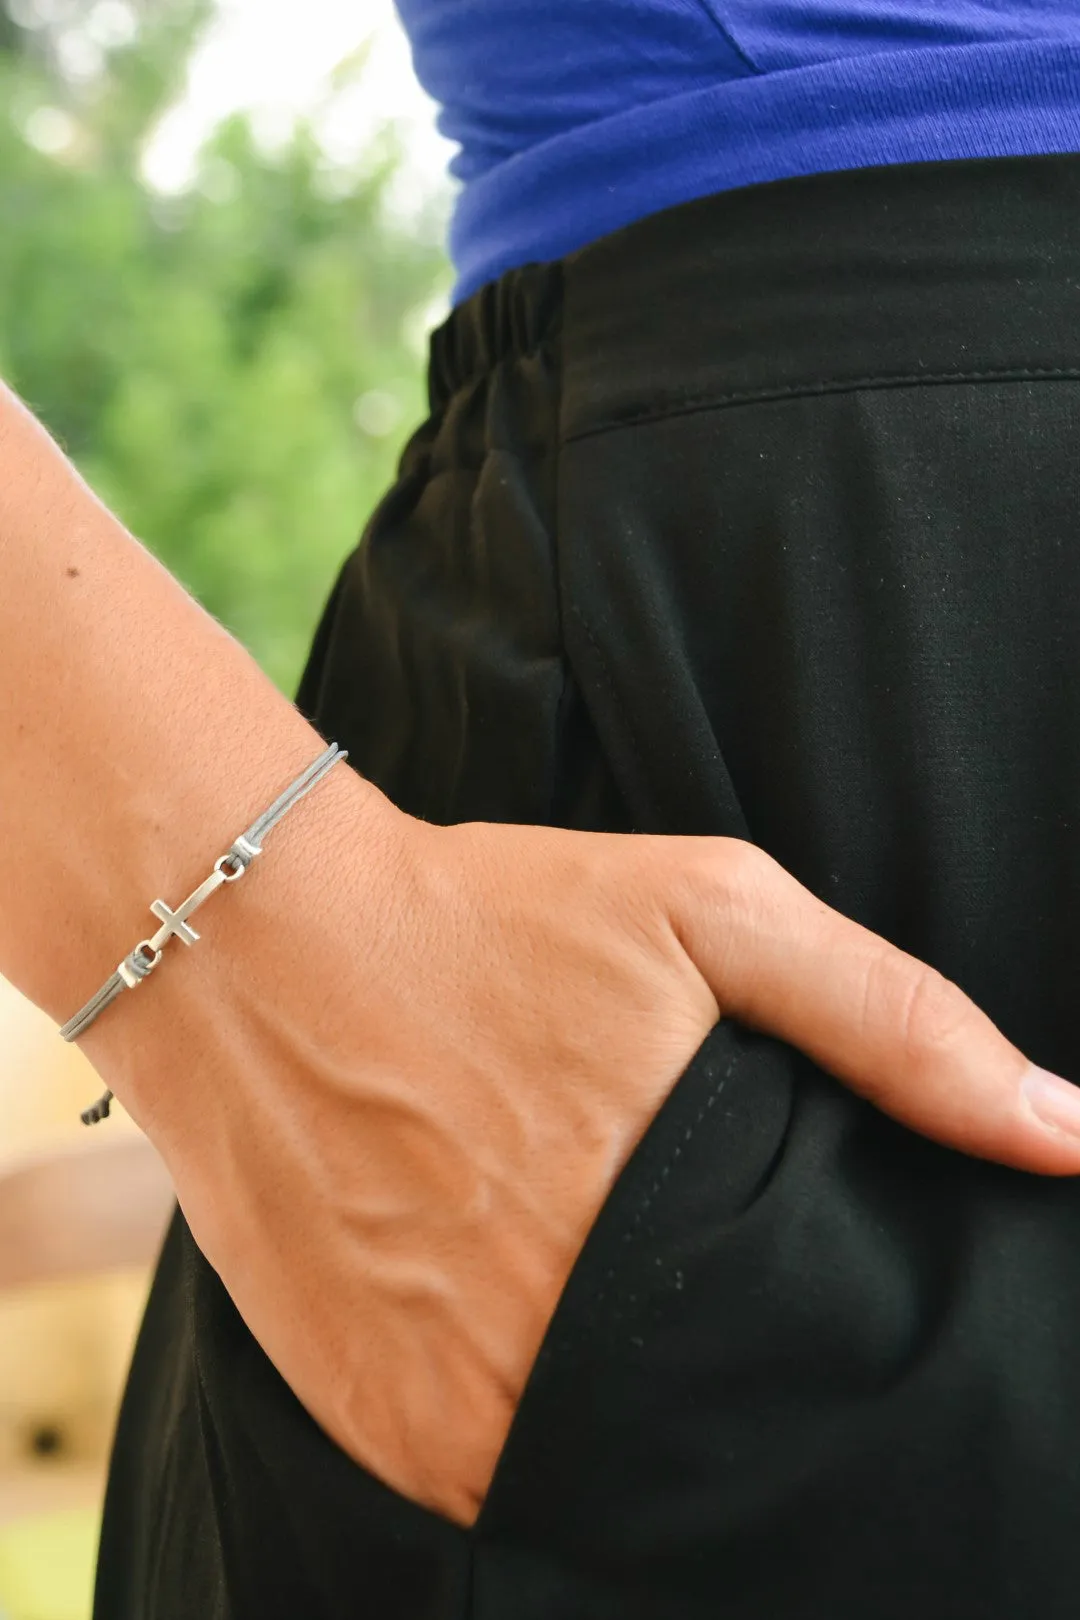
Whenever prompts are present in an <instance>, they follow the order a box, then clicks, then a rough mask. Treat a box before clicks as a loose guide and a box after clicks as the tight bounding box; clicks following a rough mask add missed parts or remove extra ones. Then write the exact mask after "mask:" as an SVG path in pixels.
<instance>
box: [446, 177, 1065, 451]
mask: <svg viewBox="0 0 1080 1620" xmlns="http://www.w3.org/2000/svg"><path fill="white" fill-rule="evenodd" d="M556 345H557V348H558V355H559V364H560V366H561V370H562V405H561V433H562V437H563V438H564V439H566V438H575V437H580V436H581V435H583V434H587V433H593V432H598V431H602V430H603V429H605V428H607V427H612V426H616V425H618V424H621V423H627V422H631V421H634V420H639V419H647V418H649V417H651V416H664V415H670V414H673V413H677V412H680V411H686V410H693V409H696V408H705V407H709V406H715V405H718V404H722V403H724V402H726V401H730V402H732V403H734V402H737V401H740V400H746V399H752V398H754V397H761V398H770V397H776V396H778V395H783V394H786V393H801V392H807V391H809V392H814V391H823V390H833V389H838V388H847V387H858V386H875V385H877V386H883V385H887V384H889V383H903V382H905V381H911V382H933V381H942V382H945V381H949V380H951V379H953V378H956V379H960V378H966V377H972V376H981V375H985V376H993V375H996V374H1001V375H1031V376H1041V375H1062V376H1069V375H1075V374H1080V154H1073V153H1069V154H1067V155H1064V156H1062V155H1053V156H1045V157H1019V158H980V159H965V160H960V161H954V162H948V163H918V164H902V165H892V166H889V167H885V168H874V169H857V170H850V171H842V172H834V173H829V174H820V175H812V176H809V177H806V178H801V179H795V180H781V181H776V182H772V183H770V184H765V185H756V186H749V187H745V188H743V189H742V190H737V191H727V192H721V193H718V194H717V195H715V196H710V197H705V198H701V199H699V200H697V201H694V202H689V203H684V204H681V205H680V206H678V207H676V208H670V209H666V210H664V211H663V212H662V213H658V214H654V215H651V216H649V217H648V218H646V219H642V220H638V221H637V222H635V223H634V224H632V225H629V226H627V227H626V228H625V229H623V230H620V231H616V232H613V233H612V234H611V235H609V236H606V237H604V238H602V239H601V240H599V241H597V242H595V243H592V244H591V245H590V246H589V247H587V248H584V249H582V250H581V251H580V252H578V253H574V254H570V255H568V256H567V257H566V258H564V259H561V260H558V261H556V262H554V263H552V264H546V265H526V266H524V267H523V268H521V269H517V270H511V271H508V272H507V273H506V274H505V275H504V276H502V277H501V278H500V279H499V280H498V281H496V282H493V283H491V284H489V285H488V286H486V287H483V288H481V289H480V290H479V292H477V293H475V294H474V295H473V296H472V297H471V298H470V299H468V300H467V301H466V302H464V303H463V304H461V305H459V306H458V307H457V308H456V309H455V310H454V311H453V312H452V314H451V315H450V317H449V319H448V320H447V322H446V323H445V324H444V325H443V326H442V327H441V328H440V329H439V331H437V332H436V333H435V334H434V335H433V338H432V345H431V371H430V379H431V392H432V403H433V407H436V408H437V407H438V406H439V404H440V403H441V402H442V401H443V400H445V398H446V397H448V395H449V394H450V393H452V392H454V391H455V390H456V389H457V388H459V387H461V386H462V385H463V383H464V382H466V381H467V380H468V379H470V378H472V377H475V376H476V375H477V374H478V373H482V372H484V371H487V370H489V369H490V368H492V367H493V366H495V365H498V364H499V363H500V362H501V361H503V360H507V359H512V358H515V357H521V356H524V355H526V354H532V353H536V352H538V351H540V350H542V349H544V347H545V346H550V347H552V349H553V350H554V348H555V346H556Z"/></svg>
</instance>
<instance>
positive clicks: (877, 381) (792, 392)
mask: <svg viewBox="0 0 1080 1620" xmlns="http://www.w3.org/2000/svg"><path fill="white" fill-rule="evenodd" d="M1041 380H1057V381H1061V382H1076V381H1078V380H1080V367H1077V366H1071V367H1059V366H1028V367H1024V368H1019V367H1006V368H1004V369H1002V370H1000V371H937V372H896V373H895V374H890V373H883V374H881V375H879V376H872V377H850V378H847V379H840V380H837V381H835V382H827V383H791V384H789V385H787V386H785V387H773V388H745V389H736V390H734V391H733V392H731V393H727V394H702V395H699V396H698V397H697V398H694V399H689V400H685V401H683V402H682V403H680V404H678V405H672V406H670V407H668V408H661V409H658V410H647V411H636V412H633V413H631V414H630V415H628V416H624V417H620V418H619V420H618V421H613V422H603V423H600V424H599V425H597V426H596V427H587V428H581V429H580V430H579V431H577V432H575V433H570V434H568V435H567V437H566V439H565V440H564V443H566V444H576V443H577V442H578V441H579V440H581V439H592V438H596V437H598V436H599V435H600V434H602V433H617V432H618V431H619V429H620V428H625V427H636V426H639V425H642V424H645V423H648V422H663V421H667V420H668V419H669V418H674V417H678V416H692V415H695V414H697V413H698V412H700V411H711V410H722V409H724V408H725V407H726V406H729V405H749V404H765V403H768V402H769V401H770V400H781V399H799V398H813V397H816V396H818V395H823V394H846V393H854V392H856V391H859V390H862V389H887V388H911V387H920V386H935V385H938V386H940V385H942V384H949V383H966V382H1038V381H1041Z"/></svg>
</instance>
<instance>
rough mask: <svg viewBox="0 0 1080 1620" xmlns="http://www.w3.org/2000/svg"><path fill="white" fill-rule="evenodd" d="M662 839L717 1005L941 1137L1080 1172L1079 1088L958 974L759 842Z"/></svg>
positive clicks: (686, 939) (1019, 1162)
mask: <svg viewBox="0 0 1080 1620" xmlns="http://www.w3.org/2000/svg"><path fill="white" fill-rule="evenodd" d="M665 843H667V844H668V845H669V846H670V845H671V844H676V843H677V844H679V845H681V846H683V847H682V849H681V850H680V851H679V852H678V853H677V854H676V861H675V866H676V872H677V876H676V881H675V882H674V884H669V885H668V888H667V909H668V914H669V917H670V920H671V923H672V925H673V927H674V928H675V930H676V933H677V934H678V937H679V940H680V942H681V944H682V945H683V947H684V949H685V950H686V952H687V954H688V955H689V956H690V957H691V959H692V960H693V962H694V963H695V965H696V967H697V968H698V971H699V972H700V973H701V974H702V976H703V977H704V979H705V980H706V981H707V983H708V984H709V987H710V989H711V990H712V992H713V994H714V995H715V997H716V1000H717V1003H718V1004H719V1008H720V1013H721V1016H730V1017H733V1018H737V1019H738V1020H739V1021H740V1022H741V1023H744V1024H746V1025H747V1026H749V1027H750V1028H752V1029H757V1030H760V1031H762V1032H763V1033H767V1034H770V1035H775V1036H778V1037H779V1038H780V1039H782V1040H785V1041H787V1042H789V1043H790V1044H791V1045H792V1046H796V1047H798V1048H799V1050H800V1051H802V1052H805V1054H806V1055H807V1057H809V1058H811V1059H813V1061H814V1062H815V1063H817V1064H819V1065H820V1066H821V1067H822V1068H823V1069H827V1070H828V1071H829V1072H830V1073H831V1074H833V1075H835V1076H836V1078H837V1079H838V1080H842V1081H844V1082H845V1083H846V1084H847V1085H849V1086H850V1087H851V1089H852V1090H853V1091H856V1092H858V1093H859V1094H860V1095H861V1096H863V1097H866V1098H867V1099H868V1100H869V1101H870V1102H872V1103H874V1104H875V1105H876V1106H877V1107H878V1108H880V1109H881V1110H882V1111H883V1112H884V1113H886V1114H889V1115H891V1116H892V1118H893V1119H896V1120H898V1121H899V1122H900V1123H901V1124H903V1125H907V1126H909V1127H910V1128H911V1129H912V1130H915V1131H919V1132H920V1133H922V1134H923V1135H924V1136H929V1137H932V1138H933V1139H934V1140H935V1141H938V1142H942V1143H944V1144H945V1145H946V1146H948V1147H953V1148H958V1149H960V1151H961V1152H964V1153H970V1154H973V1155H975V1156H976V1157H979V1158H984V1159H993V1160H996V1161H998V1162H999V1163H1001V1164H1008V1165H1012V1166H1014V1167H1015V1168H1017V1169H1021V1170H1033V1171H1038V1172H1040V1173H1042V1174H1044V1175H1056V1176H1065V1175H1076V1174H1080V1088H1078V1087H1076V1086H1074V1085H1070V1084H1069V1083H1068V1081H1066V1080H1063V1079H1062V1078H1060V1077H1059V1076H1057V1075H1052V1074H1048V1073H1047V1072H1046V1071H1045V1070H1042V1069H1038V1068H1035V1067H1034V1066H1033V1065H1032V1064H1031V1063H1030V1062H1029V1060H1028V1059H1027V1058H1026V1057H1025V1056H1024V1054H1023V1053H1022V1052H1021V1051H1019V1049H1018V1048H1017V1047H1015V1046H1013V1044H1012V1042H1011V1041H1007V1040H1006V1039H1005V1037H1004V1035H1002V1033H1001V1031H1000V1030H999V1029H998V1028H997V1026H996V1025H995V1024H994V1023H992V1022H991V1020H990V1019H989V1018H988V1017H987V1016H986V1014H985V1013H984V1012H982V1011H981V1009H980V1008H978V1007H977V1006H976V1005H975V1003H974V1002H973V1001H971V1000H970V998H969V997H968V996H966V995H965V994H964V992H963V991H962V990H961V989H960V988H959V986H958V985H956V984H954V983H953V982H952V981H951V980H950V979H946V978H945V977H944V975H942V974H941V973H939V972H937V971H936V969H934V968H932V967H930V966H929V965H928V964H927V963H925V962H921V961H919V960H918V958H916V957H914V956H909V955H908V954H907V952H906V951H901V950H898V949H897V948H896V947H895V946H893V945H890V944H889V943H888V941H887V940H884V939H882V938H881V937H880V935H878V934H874V933H871V931H870V930H869V929H867V928H863V927H862V926H861V925H860V924H858V923H856V922H852V921H851V919H850V918H848V917H844V916H843V915H841V913H840V912H838V911H834V910H833V909H832V908H831V907H830V906H827V905H826V904H825V903H824V901H822V900H819V899H818V898H817V897H816V896H815V895H813V894H811V892H810V891H809V890H808V889H806V888H804V887H803V885H802V884H801V883H799V882H798V880H797V879H796V878H794V877H792V875H791V873H790V872H787V871H785V869H784V868H783V867H782V866H780V865H779V863H778V862H776V861H774V860H773V859H772V857H771V856H770V855H768V854H766V852H765V851H764V850H762V849H760V848H759V847H758V846H757V845H755V844H750V843H746V842H743V841H742V840H740V839H730V838H709V839H689V838H687V839H683V838H678V839H670V838H669V839H666V840H665ZM694 845H696V846H698V847H697V849H696V850H692V846H694ZM702 846H704V847H702ZM671 853H675V852H673V851H670V850H669V854H671ZM687 856H689V857H690V858H689V859H686V858H685V857H687Z"/></svg>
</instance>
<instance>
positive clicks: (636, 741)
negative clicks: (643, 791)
mask: <svg viewBox="0 0 1080 1620" xmlns="http://www.w3.org/2000/svg"><path fill="white" fill-rule="evenodd" d="M567 605H568V607H569V610H570V612H571V613H572V614H573V615H574V618H575V619H576V620H577V622H578V624H579V625H580V626H581V628H582V629H583V630H584V632H585V635H586V637H587V638H588V642H589V646H590V647H591V648H592V650H593V652H594V653H595V655H596V659H597V662H598V663H599V665H600V670H601V673H602V674H603V677H604V680H605V682H606V683H607V689H608V691H609V692H610V693H611V699H612V702H613V703H614V705H615V707H616V709H617V710H618V713H619V717H620V719H621V720H622V723H623V725H624V726H625V727H626V730H627V732H628V733H629V737H630V746H631V752H632V753H633V756H634V763H635V765H636V766H637V769H638V771H639V772H640V773H641V775H642V776H643V777H644V763H643V762H644V758H645V756H644V752H643V750H642V747H641V741H640V738H639V737H638V734H637V730H636V728H635V726H634V722H633V720H631V718H630V712H629V710H628V709H627V708H626V707H625V705H624V704H623V701H622V698H621V697H620V696H619V690H618V687H617V686H616V685H615V680H614V677H613V676H612V673H611V670H610V669H609V668H608V663H607V659H606V658H605V657H604V654H603V651H602V649H601V647H600V643H599V642H598V641H597V639H596V637H595V636H594V635H593V633H592V630H591V629H590V627H589V623H588V620H587V619H586V618H585V617H584V615H583V614H582V611H581V609H580V608H579V607H578V605H577V603H576V602H570V603H568V604H567Z"/></svg>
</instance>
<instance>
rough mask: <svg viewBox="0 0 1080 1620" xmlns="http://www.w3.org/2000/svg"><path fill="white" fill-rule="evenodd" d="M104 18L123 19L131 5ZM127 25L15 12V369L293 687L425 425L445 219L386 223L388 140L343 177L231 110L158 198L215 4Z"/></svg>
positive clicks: (184, 573)
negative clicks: (154, 135) (106, 26)
mask: <svg viewBox="0 0 1080 1620" xmlns="http://www.w3.org/2000/svg"><path fill="white" fill-rule="evenodd" d="M40 3H41V0H39V4H40ZM106 8H107V14H108V15H109V16H111V18H112V21H113V23H114V24H116V23H117V19H119V18H120V17H121V14H122V13H123V12H124V10H125V7H124V5H123V3H122V0H106ZM126 10H127V14H128V15H129V17H130V19H131V28H130V30H129V36H130V37H128V38H126V39H124V38H123V34H124V30H123V28H120V27H114V34H113V43H112V44H108V43H106V44H105V45H101V44H100V43H98V44H97V45H96V46H94V42H95V36H94V34H93V29H92V27H91V25H92V23H93V19H94V15H95V13H97V14H98V15H99V17H100V15H101V13H102V4H101V0H98V3H97V5H96V6H95V5H93V4H90V3H89V0H48V4H44V5H42V9H41V11H40V13H37V14H35V13H34V12H33V11H32V7H31V5H30V0H20V3H19V4H18V5H17V6H14V5H11V6H9V14H8V18H7V24H8V26H7V29H6V32H4V33H2V34H0V96H2V98H3V103H4V105H5V106H6V107H7V108H8V109H10V114H9V116H8V117H7V118H0V374H2V375H3V376H4V377H5V379H6V380H7V381H8V382H9V383H10V384H11V385H12V386H13V387H14V388H15V389H16V390H17V391H18V392H19V393H20V394H21V395H22V397H23V398H24V399H26V400H27V402H28V403H29V404H30V405H31V407H32V408H33V409H34V410H35V411H36V412H37V413H38V414H39V415H40V417H41V418H42V420H43V421H44V422H45V423H46V424H47V425H48V426H49V428H50V429H51V430H52V431H53V432H54V433H55V434H56V435H57V437H58V438H59V439H60V441H61V443H62V444H63V445H64V446H65V448H66V449H67V450H68V452H69V454H70V455H71V456H72V458H73V459H74V461H75V462H76V465H77V466H79V468H80V469H81V471H82V472H83V473H84V475H85V476H86V477H87V478H88V480H89V482H90V483H91V484H92V485H93V487H94V488H95V489H96V490H97V491H98V493H99V494H100V495H101V496H102V498H103V499H104V500H106V501H107V502H108V503H109V504H110V505H111V506H112V507H113V509H114V510H115V511H116V512H117V513H118V514H119V515H120V516H121V517H122V518H123V520H124V521H125V522H126V523H127V524H128V525H129V526H130V527H131V529H132V530H133V531H134V532H135V533H136V534H138V535H139V536H140V538H142V539H143V540H144V541H145V542H146V543H147V544H148V545H149V546H150V547H151V548H152V549H153V550H154V551H155V552H156V554H157V555H159V556H160V557H161V558H162V560H163V561H164V562H165V563H166V564H167V566H168V567H169V568H171V569H172V571H173V572H174V573H175V574H177V575H178V577H179V578H180V579H182V580H183V581H184V583H185V584H186V585H187V586H188V587H189V588H190V589H191V590H192V591H193V592H194V593H195V594H196V595H197V596H198V597H199V598H200V600H201V601H202V602H203V603H204V605H205V606H206V607H207V608H208V609H209V610H210V611H211V612H212V613H214V614H215V615H216V617H218V618H219V619H220V620H221V621H222V622H223V623H224V624H226V625H227V626H228V627H229V628H230V629H231V630H232V631H233V632H234V633H235V634H237V635H238V636H239V637H240V639H241V640H243V641H244V643H245V644H246V645H247V646H248V647H249V648H250V649H251V651H252V652H253V654H254V655H255V657H256V658H257V659H258V660H259V662H260V663H261V664H262V666H263V668H264V669H266V670H267V672H268V673H269V674H270V675H271V677H272V678H273V679H274V680H275V681H277V683H278V684H279V686H281V688H282V689H283V690H284V691H286V692H288V693H289V694H290V695H291V693H292V692H293V691H294V690H295V685H296V681H297V679H298V676H299V672H300V668H301V665H302V662H303V659H304V657H305V655H306V651H307V647H308V643H309V641H310V637H311V633H312V630H313V628H314V624H315V621H316V618H317V615H318V611H319V608H320V606H321V603H322V601H323V599H324V598H325V595H326V593H327V590H328V588H329V585H330V583H331V581H332V578H333V576H334V574H335V573H336V571H337V568H338V566H339V565H340V563H341V561H342V559H343V557H344V555H345V553H346V552H347V551H348V549H349V548H350V546H351V545H352V543H353V542H354V540H355V539H356V537H357V534H358V531H359V529H360V527H361V525H362V522H363V520H364V517H365V516H366V514H367V512H368V511H370V510H371V508H372V507H373V506H374V504H375V502H376V501H377V499H378V498H379V496H380V495H381V493H382V492H383V490H384V489H385V487H386V485H387V483H388V481H389V479H390V478H391V476H392V472H393V464H394V460H395V456H396V451H397V447H398V445H399V443H400V440H401V438H402V436H403V435H404V433H405V431H406V430H407V428H408V427H409V426H410V425H411V424H412V423H414V422H415V421H416V420H417V419H418V418H419V416H420V414H421V413H422V409H423V388H422V381H423V378H422V365H421V359H420V355H419V353H418V350H417V346H416V342H415V338H410V333H411V332H412V331H414V330H415V328H416V324H417V319H418V312H422V311H423V309H424V308H425V306H428V305H430V304H431V303H432V300H433V299H438V297H440V296H444V295H445V289H446V286H447V280H448V278H447V268H446V265H445V261H444V259H443V255H442V252H441V249H440V248H439V246H438V245H437V236H436V231H437V227H438V223H439V222H438V221H437V220H434V219H430V218H428V219H424V220H422V221H421V223H420V226H419V227H418V228H417V229H416V230H414V231H413V232H412V233H411V234H406V233H405V232H403V231H402V230H401V229H399V228H395V227H394V226H393V225H391V224H390V223H388V221H387V218H386V216H385V212H384V208H383V202H384V198H385V194H386V188H387V186H388V184H389V181H390V179H391V178H392V175H393V173H394V169H395V165H396V164H397V162H398V160H399V154H398V152H397V151H396V148H395V143H394V139H393V135H392V133H391V132H387V133H386V135H385V136H384V137H383V138H382V139H381V140H380V141H379V142H378V143H377V148H376V150H374V151H372V152H369V153H368V154H366V155H365V159H364V161H363V163H360V164H358V165H357V166H356V167H355V169H354V170H352V171H351V172H342V171H340V170H337V171H333V170H331V169H330V168H329V167H328V164H327V160H326V158H325V157H324V155H323V154H322V152H321V151H320V149H319V147H318V144H317V142H316V140H315V139H314V136H313V134H312V132H311V130H310V128H308V127H305V126H300V127H299V128H298V129H297V131H296V133H295V135H294V137H293V139H292V140H291V141H290V142H289V143H288V144H287V145H286V146H285V147H284V148H283V149H282V150H279V151H277V152H276V153H275V154H274V155H268V154H267V153H265V152H264V151H262V150H260V148H259V146H258V145H257V143H256V141H255V139H254V137H253V134H252V131H251V129H250V127H249V125H248V124H247V122H246V121H245V120H243V119H234V120H232V121H231V122H230V123H228V124H227V125H226V126H224V127H223V128H221V129H220V130H219V131H218V132H217V133H216V135H215V136H214V138H213V139H212V141H211V142H210V144H209V145H208V146H207V148H206V149H205V151H204V152H203V153H202V155H201V159H200V165H199V173H198V177H197V181H196V184H195V185H194V186H193V188H192V189H191V190H190V191H189V192H187V193H185V194H184V195H182V196H180V197H162V196H158V195H155V194H154V193H153V192H152V191H150V190H149V189H148V188H147V187H146V186H145V185H144V184H143V183H142V182H141V180H140V177H139V163H140V157H141V152H142V147H143V144H144V142H145V139H146V137H147V134H148V132H149V131H150V130H151V129H152V128H153V127H154V125H155V124H156V122H157V120H158V119H159V117H160V116H161V114H162V112H163V110H164V109H165V108H166V107H167V106H168V105H169V104H170V102H171V101H172V99H173V98H174V97H175V95H176V93H177V91H178V89H179V87H180V86H181V85H182V83H183V76H184V71H185V66H186V62H187V60H188V58H189V56H190V52H191V50H192V49H193V48H194V45H195V43H196V41H197V39H198V37H199V34H200V30H201V29H202V27H204V26H205V23H206V18H207V7H206V4H205V3H204V0H147V3H146V4H145V5H143V6H142V7H139V8H135V7H131V6H128V7H127V8H126ZM13 19H14V21H13ZM29 23H34V24H36V26H27V24H29ZM16 24H17V25H18V26H16ZM80 28H83V29H89V32H88V33H87V34H86V38H87V39H89V41H90V45H91V46H94V48H95V49H96V51H97V62H96V65H95V64H94V59H93V51H91V53H90V58H89V60H90V63H91V67H92V71H87V70H86V61H87V58H86V57H85V56H84V58H83V68H82V70H81V71H80V73H77V74H72V73H71V71H70V68H69V69H67V70H66V69H65V65H64V64H65V61H68V63H69V64H70V62H71V60H73V59H74V60H77V57H76V56H75V54H74V48H73V47H72V45H71V41H72V40H73V39H74V40H75V41H76V42H77V41H78V39H79V37H80V35H79V30H80ZM100 32H101V30H100V29H99V34H100ZM65 42H66V43H65ZM351 71H353V72H358V73H362V72H363V63H362V62H357V63H356V64H354V65H353V68H352V70H351ZM343 77H346V75H344V74H343Z"/></svg>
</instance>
